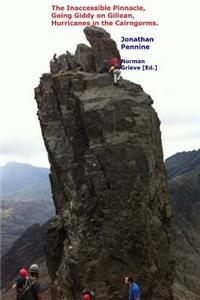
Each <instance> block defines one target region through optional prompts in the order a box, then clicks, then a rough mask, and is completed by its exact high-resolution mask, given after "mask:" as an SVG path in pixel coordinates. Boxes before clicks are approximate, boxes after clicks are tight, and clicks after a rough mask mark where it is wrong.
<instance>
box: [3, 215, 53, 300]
mask: <svg viewBox="0 0 200 300" xmlns="http://www.w3.org/2000/svg"><path fill="white" fill-rule="evenodd" d="M49 222H50V221H48V222H47V223H45V224H44V225H42V226H41V225H39V224H34V225H32V226H31V227H29V228H28V229H27V230H26V231H25V232H24V233H23V234H22V235H21V236H20V238H19V239H18V240H17V241H16V242H15V243H14V244H13V246H12V247H11V248H10V250H9V251H8V252H7V253H6V254H5V255H3V257H2V264H1V275H2V276H1V284H2V288H6V287H7V289H8V291H6V289H5V290H4V291H3V293H2V299H6V300H8V299H13V297H14V295H13V293H12V291H10V284H11V282H12V280H13V279H14V278H15V277H16V275H17V274H18V271H19V269H20V268H21V267H26V268H29V266H30V265H31V264H33V263H39V265H40V266H41V269H40V274H41V276H40V280H41V283H42V287H43V288H45V289H48V287H49V284H50V279H49V275H48V272H47V269H46V266H45V262H44V240H45V235H46V229H47V226H48V223H49ZM9 294H11V295H10V296H11V298H10V297H9ZM44 299H46V300H47V299H51V298H50V295H49V293H48V297H44Z"/></svg>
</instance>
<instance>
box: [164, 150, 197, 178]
mask: <svg viewBox="0 0 200 300" xmlns="http://www.w3.org/2000/svg"><path fill="white" fill-rule="evenodd" d="M165 165H166V169H167V175H168V178H169V179H170V178H171V177H176V176H179V175H181V174H184V173H186V172H189V171H193V170H195V169H197V168H200V149H199V150H198V151H195V150H193V151H189V152H180V153H177V154H175V155H173V156H171V157H169V158H168V159H166V162H165Z"/></svg>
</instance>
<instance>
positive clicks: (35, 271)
mask: <svg viewBox="0 0 200 300" xmlns="http://www.w3.org/2000/svg"><path fill="white" fill-rule="evenodd" d="M38 278H39V266H38V265H36V264H33V265H31V266H30V268H29V277H28V278H27V280H26V284H25V286H24V287H23V290H22V291H21V293H20V295H19V298H18V299H19V300H43V297H42V289H41V286H40V284H39V282H38Z"/></svg>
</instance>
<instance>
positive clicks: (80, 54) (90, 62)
mask: <svg viewBox="0 0 200 300" xmlns="http://www.w3.org/2000/svg"><path fill="white" fill-rule="evenodd" d="M74 58H75V60H76V62H77V64H78V65H80V66H81V70H82V71H84V72H91V73H94V72H95V62H94V56H93V52H92V49H91V48H90V47H89V46H87V45H85V44H79V45H78V46H77V49H76V53H75V56H74Z"/></svg>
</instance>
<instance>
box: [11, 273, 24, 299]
mask: <svg viewBox="0 0 200 300" xmlns="http://www.w3.org/2000/svg"><path fill="white" fill-rule="evenodd" d="M27 277H28V271H27V270H26V269H25V268H22V269H20V270H19V273H18V276H17V277H16V279H15V283H14V284H13V285H12V289H16V298H17V300H18V299H19V297H20V294H21V292H22V290H23V288H24V286H25V285H26V280H27Z"/></svg>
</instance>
